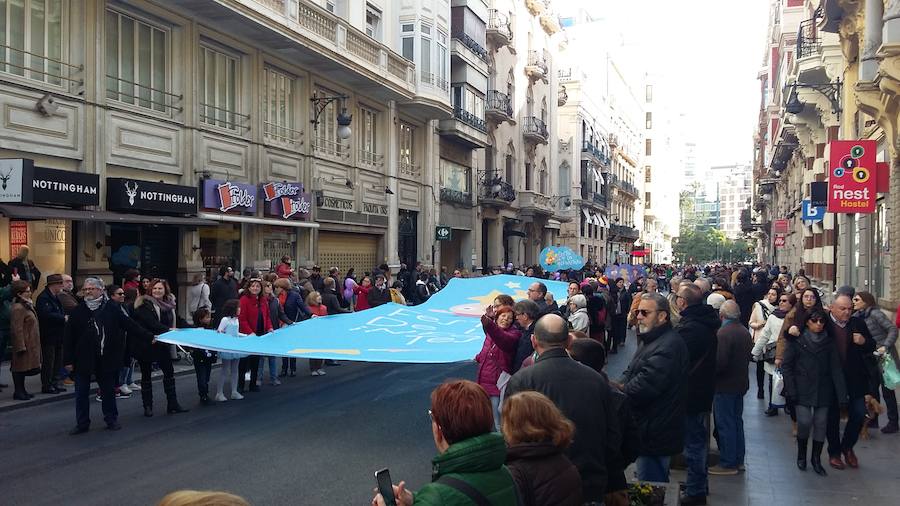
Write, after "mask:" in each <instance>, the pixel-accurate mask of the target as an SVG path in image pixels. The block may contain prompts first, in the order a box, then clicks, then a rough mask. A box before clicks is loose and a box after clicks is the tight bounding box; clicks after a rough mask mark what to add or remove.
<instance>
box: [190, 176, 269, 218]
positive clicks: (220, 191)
mask: <svg viewBox="0 0 900 506" xmlns="http://www.w3.org/2000/svg"><path fill="white" fill-rule="evenodd" d="M202 192H203V208H204V209H211V210H216V211H219V212H222V213H229V214H256V200H257V195H256V192H257V187H256V186H255V185H252V184H247V183H235V182H233V181H222V180H219V179H204V180H203V188H202Z"/></svg>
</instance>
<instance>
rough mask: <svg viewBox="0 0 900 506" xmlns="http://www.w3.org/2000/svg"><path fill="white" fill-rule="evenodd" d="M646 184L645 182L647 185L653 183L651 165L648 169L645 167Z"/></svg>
mask: <svg viewBox="0 0 900 506" xmlns="http://www.w3.org/2000/svg"><path fill="white" fill-rule="evenodd" d="M644 182H645V183H649V182H651V176H650V166H649V165H647V166H646V167H644Z"/></svg>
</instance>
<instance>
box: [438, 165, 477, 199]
mask: <svg viewBox="0 0 900 506" xmlns="http://www.w3.org/2000/svg"><path fill="white" fill-rule="evenodd" d="M471 173H472V169H471V168H469V167H466V166H463V165H460V164H458V163H453V162H451V161H450V160H446V159H444V158H441V188H446V189H448V190H454V191H458V192H462V193H470V192H471V188H470V186H469V184H470V179H471V178H470V177H469V176H470V174H471Z"/></svg>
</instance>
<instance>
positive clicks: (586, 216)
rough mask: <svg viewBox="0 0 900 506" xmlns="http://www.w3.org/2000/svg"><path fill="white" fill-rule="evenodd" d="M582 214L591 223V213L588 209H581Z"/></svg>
mask: <svg viewBox="0 0 900 506" xmlns="http://www.w3.org/2000/svg"><path fill="white" fill-rule="evenodd" d="M581 213H582V214H584V218H585V219H586V220H588V221H591V213H589V212H588V210H587V209H585V208H583V207H582V208H581Z"/></svg>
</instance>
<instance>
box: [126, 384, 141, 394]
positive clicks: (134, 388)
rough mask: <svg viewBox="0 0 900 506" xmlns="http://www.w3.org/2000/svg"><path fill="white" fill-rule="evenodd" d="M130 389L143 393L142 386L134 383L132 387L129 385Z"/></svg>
mask: <svg viewBox="0 0 900 506" xmlns="http://www.w3.org/2000/svg"><path fill="white" fill-rule="evenodd" d="M128 388H130V389H131V390H133V391H135V392H140V391H141V386H140V385H138V384H137V383H134V382H132V383H131V384H130V385H128Z"/></svg>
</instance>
